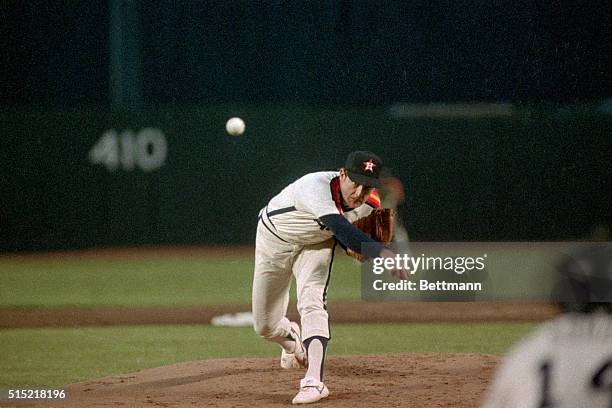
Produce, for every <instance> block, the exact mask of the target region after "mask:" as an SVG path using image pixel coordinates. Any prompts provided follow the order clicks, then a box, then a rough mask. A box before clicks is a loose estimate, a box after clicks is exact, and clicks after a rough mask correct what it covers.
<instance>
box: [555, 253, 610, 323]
mask: <svg viewBox="0 0 612 408" xmlns="http://www.w3.org/2000/svg"><path fill="white" fill-rule="evenodd" d="M558 272H559V281H558V282H557V284H556V286H555V291H554V294H553V296H554V298H555V300H557V301H558V302H559V304H560V306H561V310H562V311H563V312H581V313H592V312H594V311H597V310H602V311H605V312H607V313H612V244H610V243H600V244H597V243H591V244H585V245H584V246H582V247H581V248H578V249H576V250H575V251H574V252H572V254H571V255H565V256H563V257H562V260H561V262H559V264H558Z"/></svg>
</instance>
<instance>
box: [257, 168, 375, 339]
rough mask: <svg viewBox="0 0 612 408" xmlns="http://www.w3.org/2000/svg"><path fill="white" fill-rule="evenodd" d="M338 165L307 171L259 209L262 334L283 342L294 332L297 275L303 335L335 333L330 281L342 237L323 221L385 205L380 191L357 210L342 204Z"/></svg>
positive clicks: (259, 320)
mask: <svg viewBox="0 0 612 408" xmlns="http://www.w3.org/2000/svg"><path fill="white" fill-rule="evenodd" d="M338 175H339V173H338V172H337V171H328V172H317V173H310V174H307V175H305V176H303V177H301V178H300V179H298V180H296V181H295V182H293V183H292V184H290V185H289V186H287V187H285V189H283V190H282V191H281V192H280V193H279V194H278V195H276V196H275V197H274V198H272V199H271V200H270V202H269V203H268V205H267V206H266V207H264V208H263V209H262V210H261V211H260V213H259V223H258V227H257V239H256V250H255V273H254V278H253V321H254V326H255V331H256V332H257V333H258V334H260V335H261V336H262V337H264V338H266V339H268V340H271V341H276V342H279V341H281V340H282V339H285V338H287V337H288V336H289V334H290V326H289V323H290V322H289V320H288V319H287V318H286V317H285V314H286V312H287V306H288V303H289V290H290V287H291V275H292V274H293V275H294V276H295V279H296V284H297V308H298V312H299V314H300V317H301V326H302V338H303V339H307V338H310V337H313V336H321V337H325V338H330V332H329V324H328V314H327V310H326V296H327V287H328V284H329V278H330V273H331V267H332V261H333V255H334V249H335V246H336V242H335V240H334V239H333V235H332V233H331V232H330V231H328V230H327V229H326V228H325V226H324V225H323V224H322V223H321V222H320V221H319V218H320V217H321V216H324V215H329V214H342V215H344V217H346V218H347V219H348V221H350V222H353V221H354V220H356V219H359V218H361V217H365V216H367V215H368V214H370V212H371V211H372V208H376V207H378V206H380V198H379V197H378V193H377V192H376V191H373V192H372V194H371V195H370V197H369V198H368V200H367V201H366V202H365V203H364V204H362V205H361V206H359V207H357V208H355V209H353V210H350V211H348V210H345V209H343V207H342V196H341V192H340V181H339V177H338Z"/></svg>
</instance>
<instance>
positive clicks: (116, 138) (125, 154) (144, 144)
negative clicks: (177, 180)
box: [89, 127, 168, 172]
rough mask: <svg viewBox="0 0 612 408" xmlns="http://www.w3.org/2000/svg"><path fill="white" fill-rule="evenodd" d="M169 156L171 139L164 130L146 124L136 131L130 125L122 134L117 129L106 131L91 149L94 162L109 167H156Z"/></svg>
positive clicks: (91, 157) (114, 168) (112, 168)
mask: <svg viewBox="0 0 612 408" xmlns="http://www.w3.org/2000/svg"><path fill="white" fill-rule="evenodd" d="M167 156H168V142H167V140H166V136H165V135H164V132H162V131H161V130H160V129H157V128H150V127H149V128H144V129H141V130H140V131H139V132H138V133H137V134H134V132H133V131H132V130H130V129H126V130H124V131H122V132H121V133H120V134H118V133H117V131H116V130H115V129H110V130H107V131H106V132H104V134H103V135H102V137H101V138H100V139H98V141H97V142H96V144H95V145H94V146H93V147H92V148H91V150H90V151H89V161H90V162H91V163H92V164H103V165H104V166H106V168H107V169H108V171H116V170H119V169H123V170H126V171H131V170H134V169H135V168H139V169H141V170H143V171H147V172H148V171H154V170H157V169H159V168H160V167H161V166H163V165H164V163H165V161H166V157H167Z"/></svg>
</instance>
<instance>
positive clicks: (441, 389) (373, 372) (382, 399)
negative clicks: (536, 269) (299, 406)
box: [45, 353, 499, 408]
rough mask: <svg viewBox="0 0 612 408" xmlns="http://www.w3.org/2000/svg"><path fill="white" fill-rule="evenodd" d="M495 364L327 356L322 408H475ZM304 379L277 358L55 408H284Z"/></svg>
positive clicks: (141, 382) (128, 377)
mask: <svg viewBox="0 0 612 408" xmlns="http://www.w3.org/2000/svg"><path fill="white" fill-rule="evenodd" d="M498 362H499V357H498V356H492V355H482V354H447V353H428V354H397V355H386V356H342V357H330V358H329V359H328V362H327V364H326V367H325V382H326V384H327V385H328V387H329V389H330V396H329V398H327V399H325V400H323V401H322V402H321V403H320V404H319V406H323V405H327V406H333V407H351V408H354V407H375V406H385V407H390V406H414V407H456V408H458V407H476V406H478V404H479V402H480V400H481V399H482V395H483V392H484V390H485V388H486V386H487V384H488V381H489V378H490V376H491V373H492V370H493V368H494V367H495V366H496V364H497V363H498ZM301 376H303V370H290V371H288V370H283V369H281V368H280V367H278V360H277V359H223V360H205V361H197V362H190V363H182V364H176V365H171V366H166V367H159V368H154V369H148V370H142V371H139V372H136V373H131V374H125V375H117V376H112V377H108V378H103V379H98V380H90V381H85V382H81V383H77V384H73V385H71V386H68V387H67V391H68V394H69V398H68V399H67V400H65V401H63V402H61V403H59V402H58V403H57V405H59V406H67V407H85V406H87V407H93V406H95V407H117V406H126V407H128V406H129V407H196V406H214V407H251V406H285V407H286V406H289V405H290V404H291V399H292V398H293V396H294V395H295V393H296V392H297V387H298V384H299V380H300V378H301ZM48 405H50V404H48V403H47V404H45V406H48ZM52 405H54V406H57V405H56V404H52Z"/></svg>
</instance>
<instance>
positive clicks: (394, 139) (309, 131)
mask: <svg viewBox="0 0 612 408" xmlns="http://www.w3.org/2000/svg"><path fill="white" fill-rule="evenodd" d="M230 116H241V117H243V118H244V119H245V121H246V124H247V129H246V133H245V134H244V135H243V136H240V137H232V136H229V135H227V134H226V133H225V131H224V124H225V121H226V120H227V119H228V118H229V117H230ZM0 117H1V128H2V135H3V140H2V145H3V148H2V152H1V153H0V154H1V155H2V185H1V188H2V205H1V207H0V211H1V212H0V229H1V231H2V234H1V237H0V239H1V241H0V250H2V251H3V252H13V251H39V250H54V249H69V248H86V247H99V246H122V245H159V244H206V245H208V244H210V245H213V244H214V245H226V244H227V245H230V244H253V243H254V234H255V226H256V221H257V214H258V210H259V209H260V208H261V207H263V206H264V205H265V204H266V202H267V201H268V200H269V198H271V197H272V196H273V195H274V194H276V193H277V192H279V191H280V190H281V189H282V188H283V187H284V186H285V185H287V184H288V183H290V182H291V181H293V180H295V179H296V178H298V177H300V176H301V175H303V174H304V173H307V172H311V171H318V170H333V169H337V168H339V167H340V166H342V164H343V161H344V159H345V157H346V155H347V154H348V153H349V152H350V151H352V150H357V149H368V150H372V151H374V152H376V153H378V154H379V155H380V156H381V157H382V158H383V159H384V160H385V162H386V163H387V164H388V166H389V167H390V169H391V170H392V172H393V174H394V175H395V176H397V177H399V178H400V179H401V180H402V181H403V182H404V183H405V187H406V196H407V201H406V203H405V204H404V205H403V206H402V207H400V213H401V215H402V216H403V217H404V218H405V220H406V224H407V227H408V231H409V234H410V236H411V239H413V240H419V241H438V240H455V241H460V240H472V241H474V240H516V241H522V240H565V239H567V240H572V239H580V238H584V237H586V236H587V235H588V233H589V231H590V230H591V229H592V227H593V226H594V225H597V224H598V223H608V225H609V222H610V218H609V217H610V216H609V203H610V188H609V187H610V185H609V184H610V179H611V177H610V166H609V157H610V156H609V152H610V151H611V150H612V149H611V147H612V146H611V145H612V141H611V139H612V138H611V137H610V131H611V130H612V120H611V119H610V117H609V116H607V117H606V116H601V115H597V114H594V113H582V114H580V113H579V112H578V113H576V114H566V113H565V114H564V113H563V112H561V113H559V111H556V110H550V111H533V110H530V111H529V112H528V113H521V112H520V111H519V112H518V113H516V114H514V115H512V116H509V117H498V118H484V119H478V120H476V119H473V118H456V119H433V118H398V117H394V116H392V115H390V113H389V110H388V109H384V108H380V109H373V108H313V107H274V106H268V107H240V106H214V107H208V108H160V109H157V110H150V111H148V112H146V113H140V114H133V113H131V114H128V113H125V114H112V113H110V112H106V111H103V110H89V111H87V110H74V111H65V112H46V113H23V112H22V113H18V112H13V113H4V114H2V115H1V116H0ZM144 128H155V129H159V130H161V131H162V132H163V134H164V136H165V139H166V142H167V149H168V150H167V151H168V154H167V157H166V159H165V161H164V163H163V165H161V167H159V169H156V170H152V171H143V170H142V169H139V168H138V167H136V168H134V169H132V170H125V169H123V168H121V166H119V168H118V169H117V170H115V171H109V170H108V169H107V168H106V166H105V165H103V164H94V163H92V162H91V160H90V158H89V154H90V151H91V149H92V147H93V146H94V145H96V143H97V142H98V141H99V140H100V138H101V137H102V135H103V134H105V132H108V131H109V130H111V129H114V130H115V131H116V132H117V134H121V133H122V132H125V131H126V130H131V131H132V132H134V134H135V135H137V134H138V132H139V131H141V130H142V129H144ZM120 154H122V153H120Z"/></svg>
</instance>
